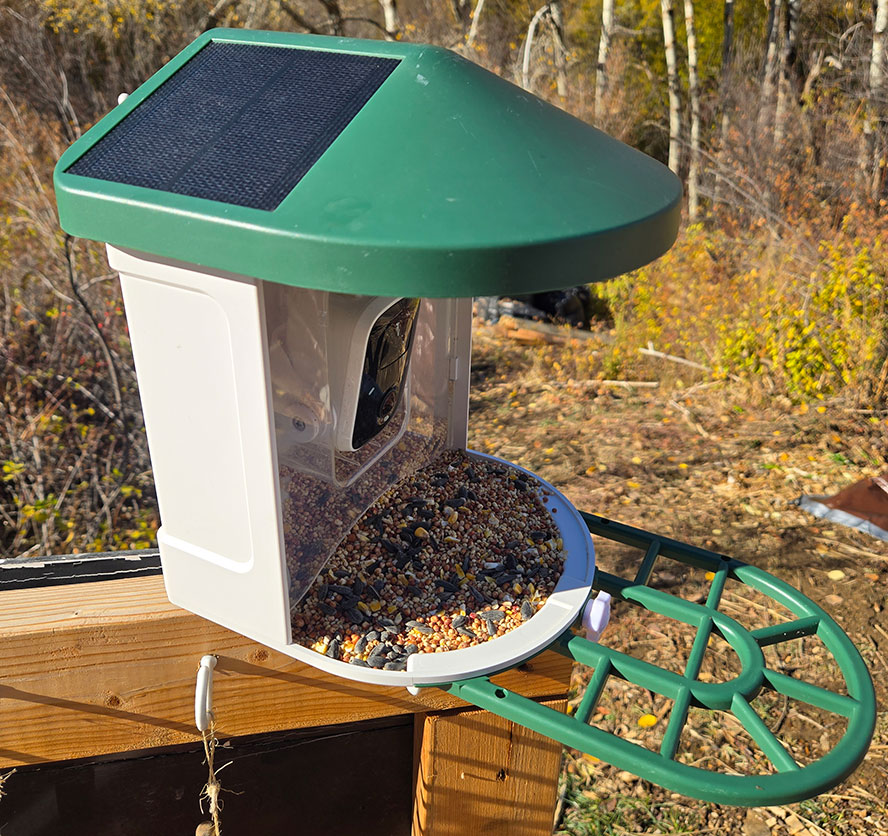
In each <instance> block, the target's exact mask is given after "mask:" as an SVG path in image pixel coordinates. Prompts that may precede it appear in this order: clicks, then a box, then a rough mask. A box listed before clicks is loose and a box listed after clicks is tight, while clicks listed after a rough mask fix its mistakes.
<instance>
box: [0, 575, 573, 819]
mask: <svg viewBox="0 0 888 836" xmlns="http://www.w3.org/2000/svg"><path fill="white" fill-rule="evenodd" d="M206 653H213V654H217V655H218V657H219V661H218V665H217V667H216V671H215V674H214V695H213V702H214V707H215V713H216V716H217V721H218V722H217V733H218V735H219V736H220V737H234V736H241V735H251V734H257V733H264V732H270V731H280V730H285V729H296V728H305V729H311V728H315V727H321V726H330V725H334V724H345V723H352V722H355V721H359V720H369V719H373V718H382V717H392V716H395V715H405V714H408V715H409V714H414V715H416V717H417V719H416V722H415V729H416V735H415V750H416V751H417V752H418V758H417V760H418V763H419V765H420V768H419V770H418V776H419V777H418V785H417V786H418V787H419V789H420V792H418V794H417V798H416V810H417V812H416V813H415V815H414V819H415V821H417V822H419V824H418V825H416V832H417V833H421V834H422V836H437V834H442V836H443V834H447V833H476V832H485V833H493V832H499V831H496V830H491V829H489V828H490V827H493V823H494V822H511V824H510V825H509V829H508V832H509V833H510V834H512V833H514V834H519V833H520V834H530V833H544V832H546V833H548V832H550V830H551V819H552V812H553V808H554V798H555V787H556V781H557V772H558V766H557V764H558V760H559V756H560V746H559V745H558V744H554V743H552V742H551V741H545V740H544V739H543V738H539V737H538V736H536V735H535V734H533V733H531V732H528V731H527V730H526V729H522V728H520V727H516V726H514V725H513V724H511V723H509V722H507V721H505V720H502V719H501V718H498V717H495V716H494V715H491V714H488V713H487V712H484V711H477V710H465V707H464V703H462V702H461V701H460V700H459V699H457V698H455V697H453V696H451V695H449V694H447V693H446V692H444V691H442V690H440V689H438V688H424V689H421V690H420V693H419V695H418V696H416V697H414V696H411V695H410V694H409V693H408V692H407V690H406V689H405V688H401V687H380V686H373V685H364V684H362V683H358V682H351V681H349V680H344V679H340V678H338V677H335V676H331V675H330V674H326V673H324V672H323V671H320V670H318V669H316V668H313V667H310V666H308V665H305V664H302V663H301V662H297V661H295V660H294V659H291V658H289V657H287V656H284V655H282V654H280V653H277V652H275V651H272V650H269V649H268V648H266V647H263V646H262V645H258V644H256V643H254V642H252V641H250V640H249V639H246V638H244V637H243V636H240V635H238V634H236V633H232V632H231V631H229V630H226V629H225V628H223V627H220V626H218V625H216V624H213V623H211V622H209V621H206V620H204V619H202V618H199V617H198V616H196V615H193V614H191V613H189V612H186V611H185V610H181V609H179V608H178V607H174V606H173V605H172V604H170V603H169V601H168V600H167V598H166V594H165V592H164V588H163V580H162V578H160V577H158V576H155V577H140V578H128V579H121V580H110V581H103V582H99V583H75V584H70V585H66V586H52V587H44V588H39V589H13V590H8V591H4V592H2V593H0V770H3V769H7V768H10V767H15V766H20V765H27V764H39V763H41V762H48V761H63V760H69V759H73V758H94V757H96V756H99V755H106V754H111V753H120V752H126V751H130V750H145V749H151V748H155V747H162V746H169V745H172V744H179V743H194V742H196V741H198V740H199V735H198V734H197V730H196V728H195V726H194V686H195V677H196V672H197V667H198V663H199V661H200V658H201V656H203V655H204V654H206ZM570 669H571V667H570V661H569V660H567V659H565V658H564V657H562V656H560V655H558V654H556V653H544V654H542V655H540V656H538V657H536V658H535V659H533V660H531V662H529V663H528V664H526V665H522V666H521V667H519V668H515V669H513V670H510V671H508V672H506V673H504V674H501V675H500V676H498V677H497V682H501V683H502V684H503V685H504V686H505V687H507V688H510V689H512V690H515V691H517V692H519V693H522V694H524V695H525V696H528V697H531V698H535V699H540V698H543V699H547V700H552V699H553V698H555V699H556V702H557V700H558V698H561V699H562V700H563V697H564V695H565V694H566V692H567V684H568V680H569V677H570ZM455 708H462V710H457V711H456V712H454V711H453V709H455ZM442 712H443V713H442ZM463 774H465V775H466V777H465V778H463V777H462V775H463ZM500 774H502V776H503V777H502V778H501V779H500V778H498V776H500ZM482 784H483V788H480V789H479V787H481V785H482ZM10 791H11V790H10ZM318 803H328V800H324V799H318ZM329 803H332V801H330V802H329ZM442 805H443V806H442ZM516 806H517V808H518V812H517V813H516V810H515V809H514V808H516ZM451 808H452V811H451ZM453 811H455V813H456V818H454V814H453ZM516 816H517V818H516ZM454 822H461V825H460V827H456V825H455V824H454ZM516 822H517V823H516ZM544 822H545V823H546V827H548V828H549V830H546V829H545V828H543V826H542V825H543V823H544ZM476 823H478V824H479V826H478V827H476V826H475V824H476ZM481 823H485V824H484V827H483V828H482V827H481V826H480V825H481ZM404 825H405V830H406V829H407V828H409V822H405V823H404ZM497 826H500V825H497ZM454 828H456V829H454ZM484 828H488V829H484ZM534 828H536V829H534ZM503 832H505V831H503Z"/></svg>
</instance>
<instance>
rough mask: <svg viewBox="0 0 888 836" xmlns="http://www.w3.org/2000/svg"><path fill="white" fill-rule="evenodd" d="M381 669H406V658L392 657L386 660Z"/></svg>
mask: <svg viewBox="0 0 888 836" xmlns="http://www.w3.org/2000/svg"><path fill="white" fill-rule="evenodd" d="M382 669H383V670H385V671H406V670H407V660H406V659H393V660H391V661H390V662H386V663H385V664H384V665H383V666H382Z"/></svg>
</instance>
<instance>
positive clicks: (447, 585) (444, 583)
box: [435, 578, 459, 592]
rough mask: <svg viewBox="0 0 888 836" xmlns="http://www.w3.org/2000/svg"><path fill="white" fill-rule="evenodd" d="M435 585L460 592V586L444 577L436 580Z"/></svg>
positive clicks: (445, 589) (447, 590)
mask: <svg viewBox="0 0 888 836" xmlns="http://www.w3.org/2000/svg"><path fill="white" fill-rule="evenodd" d="M435 586H440V587H441V589H443V590H444V591H445V592H458V591H459V586H458V585H457V584H455V583H453V582H451V581H445V580H444V579H443V578H442V579H440V580H437V581H435Z"/></svg>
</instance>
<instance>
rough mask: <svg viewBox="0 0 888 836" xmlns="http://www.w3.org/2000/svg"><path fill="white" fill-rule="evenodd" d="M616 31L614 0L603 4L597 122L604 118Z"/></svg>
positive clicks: (598, 68)
mask: <svg viewBox="0 0 888 836" xmlns="http://www.w3.org/2000/svg"><path fill="white" fill-rule="evenodd" d="M613 31H614V0H603V2H602V4H601V37H600V38H599V39H598V66H597V67H596V68H595V124H596V125H600V124H601V121H602V119H603V118H604V97H605V95H606V93H607V80H608V79H607V54H608V52H609V51H610V43H611V38H612V37H613Z"/></svg>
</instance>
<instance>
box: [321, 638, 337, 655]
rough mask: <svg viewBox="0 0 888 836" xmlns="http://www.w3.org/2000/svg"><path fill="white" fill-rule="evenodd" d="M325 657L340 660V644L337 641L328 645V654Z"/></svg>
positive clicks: (334, 640)
mask: <svg viewBox="0 0 888 836" xmlns="http://www.w3.org/2000/svg"><path fill="white" fill-rule="evenodd" d="M324 656H329V657H330V658H331V659H338V658H339V642H338V641H336V639H333V641H331V642H330V644H328V645H327V652H326V653H325V654H324Z"/></svg>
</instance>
